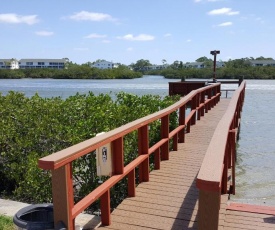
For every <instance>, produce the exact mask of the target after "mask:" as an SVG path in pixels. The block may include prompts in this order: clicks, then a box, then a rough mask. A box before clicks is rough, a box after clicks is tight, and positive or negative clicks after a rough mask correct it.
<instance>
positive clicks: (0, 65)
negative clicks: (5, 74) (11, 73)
mask: <svg viewBox="0 0 275 230" xmlns="http://www.w3.org/2000/svg"><path fill="white" fill-rule="evenodd" d="M0 69H19V62H18V61H17V60H16V59H14V58H12V59H0Z"/></svg>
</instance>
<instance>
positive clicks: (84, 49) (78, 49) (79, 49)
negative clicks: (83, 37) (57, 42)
mask: <svg viewBox="0 0 275 230" xmlns="http://www.w3.org/2000/svg"><path fill="white" fill-rule="evenodd" d="M74 50H75V51H88V50H89V48H74Z"/></svg>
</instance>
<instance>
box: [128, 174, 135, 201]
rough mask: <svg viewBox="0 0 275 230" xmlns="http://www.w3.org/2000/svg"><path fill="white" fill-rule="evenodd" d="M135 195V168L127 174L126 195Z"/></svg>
mask: <svg viewBox="0 0 275 230" xmlns="http://www.w3.org/2000/svg"><path fill="white" fill-rule="evenodd" d="M135 196H136V173H135V169H133V170H132V171H131V172H130V173H129V174H128V197H135Z"/></svg>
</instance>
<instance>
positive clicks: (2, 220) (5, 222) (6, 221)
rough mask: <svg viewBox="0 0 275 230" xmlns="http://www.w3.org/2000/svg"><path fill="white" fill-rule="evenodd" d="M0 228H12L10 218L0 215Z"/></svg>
mask: <svg viewBox="0 0 275 230" xmlns="http://www.w3.org/2000/svg"><path fill="white" fill-rule="evenodd" d="M0 229H1V230H14V229H15V226H14V224H13V221H12V218H11V217H7V216H3V215H0Z"/></svg>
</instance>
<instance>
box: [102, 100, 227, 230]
mask: <svg viewBox="0 0 275 230" xmlns="http://www.w3.org/2000/svg"><path fill="white" fill-rule="evenodd" d="M228 103H229V100H228V99H224V100H221V102H220V103H219V104H218V105H217V106H215V107H214V108H212V109H211V110H210V111H208V113H207V114H205V116H204V117H201V120H199V121H197V123H196V125H194V126H191V132H190V133H188V134H186V138H185V143H180V144H179V145H178V151H172V152H170V153H169V161H161V167H160V170H154V171H152V172H151V173H150V176H149V182H144V183H141V184H139V185H138V186H137V188H136V197H131V198H127V199H125V200H124V201H123V202H122V203H121V204H120V205H119V206H118V207H117V208H116V209H115V210H114V211H113V212H112V215H111V222H112V224H111V226H108V227H107V226H106V227H104V226H102V227H101V228H107V229H127V228H128V229H150V228H151V229H174V230H175V229H181V230H182V229H197V211H198V194H199V193H198V189H197V188H196V176H197V173H198V171H199V169H200V166H201V163H202V160H203V158H204V155H205V152H206V149H207V147H208V144H209V142H210V140H211V138H212V135H213V133H214V130H215V128H216V126H217V124H218V122H219V120H220V119H221V117H222V115H223V114H224V113H225V110H226V108H227V106H228ZM221 206H222V209H221V214H220V215H221V219H222V220H223V221H224V216H225V210H226V199H224V198H222V205H221ZM112 225H113V226H112Z"/></svg>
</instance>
